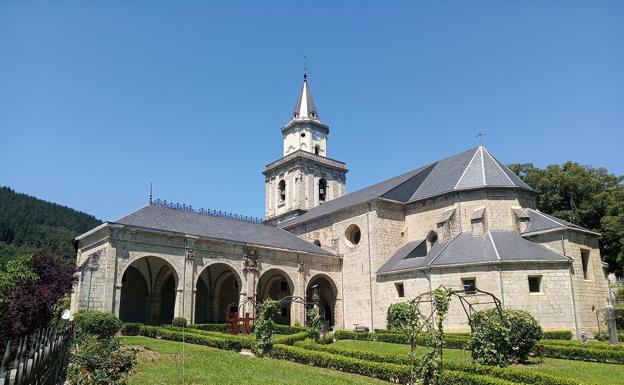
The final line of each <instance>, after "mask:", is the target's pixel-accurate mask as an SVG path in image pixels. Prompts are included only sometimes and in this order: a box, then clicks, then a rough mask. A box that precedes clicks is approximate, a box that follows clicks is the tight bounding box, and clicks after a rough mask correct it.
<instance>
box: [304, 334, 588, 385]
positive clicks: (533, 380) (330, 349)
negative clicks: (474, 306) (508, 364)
mask: <svg viewBox="0 0 624 385" xmlns="http://www.w3.org/2000/svg"><path fill="white" fill-rule="evenodd" d="M295 346H296V347H299V348H303V349H307V350H315V351H322V352H327V353H332V354H338V355H343V356H347V357H352V358H357V359H362V360H368V361H374V362H386V363H392V364H397V365H410V360H409V358H408V357H407V356H406V355H398V354H391V353H380V352H370V351H365V350H358V349H350V348H343V347H340V346H335V345H320V344H315V343H313V342H311V341H309V340H307V341H302V342H297V343H295ZM444 369H445V370H453V371H458V372H466V373H472V374H478V375H488V376H490V377H496V378H499V379H502V380H507V381H512V382H519V383H522V384H530V385H580V383H579V382H578V381H575V380H571V379H567V378H559V377H555V376H551V375H548V374H543V373H539V372H534V371H529V370H523V369H516V368H499V367H494V366H483V365H477V364H464V363H461V362H447V361H444Z"/></svg>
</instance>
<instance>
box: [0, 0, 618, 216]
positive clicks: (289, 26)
mask: <svg viewBox="0 0 624 385" xmlns="http://www.w3.org/2000/svg"><path fill="white" fill-rule="evenodd" d="M146 4H149V5H146ZM304 55H305V56H307V65H308V67H309V80H310V86H311V90H312V93H313V95H314V99H315V102H316V105H317V107H318V111H319V115H320V117H321V119H322V120H323V121H324V122H326V123H327V124H329V125H330V127H331V132H330V136H329V147H328V152H329V156H330V157H332V158H335V159H339V160H343V161H345V162H347V166H348V167H349V168H350V170H351V171H350V172H349V173H348V175H347V189H348V191H354V190H356V189H358V188H361V187H364V186H366V185H369V184H371V183H373V182H377V181H380V180H383V179H386V178H388V177H391V176H394V175H396V174H399V173H401V172H404V171H406V170H409V169H412V168H416V167H418V166H420V165H423V164H425V163H428V162H431V161H433V160H436V159H439V158H443V157H446V156H449V155H452V154H454V153H457V152H460V151H463V150H466V149H468V148H471V147H474V146H475V145H477V144H478V139H477V138H476V137H475V135H476V134H477V132H478V131H480V130H482V131H485V132H486V133H487V135H486V136H485V138H484V143H485V145H486V146H487V147H488V148H489V149H490V151H491V152H492V153H493V154H494V155H495V156H497V157H498V158H499V159H500V160H502V161H503V162H505V163H514V162H533V163H535V164H537V165H540V166H544V165H546V164H551V163H560V162H563V161H566V160H574V161H578V162H580V163H583V164H591V165H594V166H604V167H606V168H608V169H609V170H610V171H611V172H613V173H616V174H624V164H623V162H622V144H623V143H624V2H622V1H613V2H609V1H587V2H575V1H548V2H545V1H518V2H505V1H492V2H490V1H470V2H466V1H456V2H455V1H430V2H423V1H420V2H414V1H405V2H399V1H395V2H361V1H353V2H346V1H345V2H334V1H327V2H325V1H315V2H300V3H295V2H292V1H283V2H280V1H270V2H258V1H253V2H252V1H250V2H222V3H210V2H205V1H198V2H187V1H169V2H134V1H100V2H81V1H75V2H69V1H67V2H65V1H54V2H50V1H46V2H31V1H15V2H6V1H2V2H0V185H8V186H10V187H12V188H14V189H15V190H17V191H20V192H24V193H28V194H31V195H35V196H37V197H40V198H43V199H46V200H51V201H54V202H58V203H61V204H65V205H68V206H71V207H74V208H76V209H79V210H83V211H86V212H89V213H92V214H94V215H96V216H97V217H98V218H100V219H103V220H115V219H117V218H119V217H120V216H122V215H124V214H126V213H129V212H131V211H133V210H135V209H137V208H140V207H141V206H143V205H144V204H145V203H146V201H147V197H148V191H149V183H150V182H152V183H153V184H154V194H155V196H156V197H160V198H163V199H167V200H173V201H178V202H184V203H190V204H193V205H194V206H197V207H199V206H203V207H206V208H215V209H221V210H228V211H233V212H237V213H242V214H246V215H254V216H262V215H263V212H264V177H263V176H262V174H261V172H262V170H263V168H264V165H266V164H267V163H269V162H271V161H273V160H275V159H277V158H279V157H280V156H281V151H282V147H281V146H282V142H281V134H280V130H279V129H280V127H281V126H282V125H283V124H284V123H285V122H286V121H287V120H288V119H289V117H290V114H291V111H292V108H293V106H294V103H295V101H296V97H297V92H298V91H299V88H300V87H301V81H302V66H303V57H304Z"/></svg>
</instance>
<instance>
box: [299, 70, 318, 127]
mask: <svg viewBox="0 0 624 385" xmlns="http://www.w3.org/2000/svg"><path fill="white" fill-rule="evenodd" d="M292 119H293V120H295V119H311V120H316V121H320V119H319V116H318V113H317V112H316V106H315V105H314V100H313V99H312V93H311V92H310V86H309V85H308V67H306V66H304V67H303V85H302V86H301V92H300V93H299V97H298V98H297V103H296V104H295V109H294V110H293V114H292Z"/></svg>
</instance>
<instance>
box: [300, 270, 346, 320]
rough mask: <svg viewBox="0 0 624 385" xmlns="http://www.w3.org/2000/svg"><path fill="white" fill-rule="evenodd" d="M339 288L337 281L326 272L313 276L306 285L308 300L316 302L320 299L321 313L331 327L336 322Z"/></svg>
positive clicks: (322, 318)
mask: <svg viewBox="0 0 624 385" xmlns="http://www.w3.org/2000/svg"><path fill="white" fill-rule="evenodd" d="M337 297H338V288H337V286H336V284H335V282H334V281H333V280H332V279H331V278H330V277H329V276H327V275H325V274H317V275H315V276H313V277H312V278H311V279H310V280H309V282H308V285H307V287H306V302H309V303H315V302H317V301H318V307H319V315H320V316H321V320H322V321H323V323H324V324H325V327H326V328H328V329H330V328H333V327H334V325H335V324H336V311H337V309H336V298H337Z"/></svg>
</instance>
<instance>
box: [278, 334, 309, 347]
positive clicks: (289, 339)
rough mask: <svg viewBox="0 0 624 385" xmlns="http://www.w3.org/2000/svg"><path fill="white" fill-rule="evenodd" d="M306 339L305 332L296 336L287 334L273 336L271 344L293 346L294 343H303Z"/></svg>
mask: <svg viewBox="0 0 624 385" xmlns="http://www.w3.org/2000/svg"><path fill="white" fill-rule="evenodd" d="M306 338H308V333H307V332H301V333H297V334H287V335H275V334H274V335H273V343H274V344H282V345H294V344H295V342H298V341H303V340H305V339H306Z"/></svg>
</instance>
